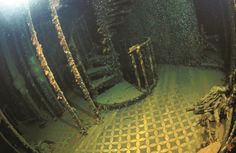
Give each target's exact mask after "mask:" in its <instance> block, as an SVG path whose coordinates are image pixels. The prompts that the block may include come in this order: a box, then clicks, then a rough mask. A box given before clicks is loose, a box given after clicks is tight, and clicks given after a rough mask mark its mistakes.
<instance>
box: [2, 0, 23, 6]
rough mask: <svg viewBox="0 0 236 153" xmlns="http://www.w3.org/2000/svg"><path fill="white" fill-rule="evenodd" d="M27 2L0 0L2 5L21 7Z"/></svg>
mask: <svg viewBox="0 0 236 153" xmlns="http://www.w3.org/2000/svg"><path fill="white" fill-rule="evenodd" d="M24 4H25V0H0V6H1V7H11V8H16V7H21V6H23V5H24Z"/></svg>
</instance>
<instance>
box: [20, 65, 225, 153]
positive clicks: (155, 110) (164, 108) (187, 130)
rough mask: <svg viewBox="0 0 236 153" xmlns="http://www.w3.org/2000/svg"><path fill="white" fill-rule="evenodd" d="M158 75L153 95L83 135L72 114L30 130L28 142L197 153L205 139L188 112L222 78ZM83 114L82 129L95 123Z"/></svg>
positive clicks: (84, 151)
mask: <svg viewBox="0 0 236 153" xmlns="http://www.w3.org/2000/svg"><path fill="white" fill-rule="evenodd" d="M158 73H159V81H158V84H157V86H156V87H155V88H154V90H153V93H152V94H151V95H149V96H148V97H146V98H145V99H144V100H143V101H142V102H140V103H137V104H135V105H131V106H130V107H127V108H123V109H120V110H116V111H107V112H103V116H104V122H103V123H101V124H98V125H94V126H92V127H91V128H90V129H89V130H88V133H89V134H88V135H87V136H85V137H81V135H80V134H79V131H78V130H76V128H74V127H73V126H71V124H70V123H72V121H71V118H70V117H69V115H68V114H67V116H64V117H63V120H62V122H61V121H57V122H55V123H54V122H51V123H48V125H47V127H46V128H45V129H40V130H37V128H30V130H27V131H24V132H23V133H25V135H26V133H27V132H28V133H29V132H30V133H29V135H28V136H27V135H26V136H27V137H26V138H27V139H29V140H30V137H33V141H34V142H38V141H40V140H52V141H54V142H55V144H54V145H53V146H52V150H53V153H132V152H137V153H150V152H153V153H195V152H196V151H195V149H196V148H197V147H198V145H199V144H200V143H199V138H201V136H199V135H198V129H197V128H196V127H194V122H195V121H196V120H197V118H196V116H195V115H193V113H191V112H186V111H185V109H186V108H187V107H188V106H192V104H194V103H196V101H198V100H199V99H200V98H201V97H202V96H203V95H205V94H206V93H207V92H208V91H209V90H210V88H211V87H212V86H214V85H222V82H221V79H222V78H223V74H222V73H221V72H219V71H215V70H201V69H197V68H190V67H182V66H168V65H162V66H161V67H159V68H158ZM81 104H82V103H81V101H80V105H81ZM80 107H82V106H80ZM82 110H83V109H81V110H80V111H79V115H80V117H81V118H83V125H91V124H92V123H93V122H95V121H94V119H92V118H90V117H88V116H87V114H86V113H84V111H82ZM68 119H69V120H68ZM27 128H29V127H27ZM45 153H47V152H45Z"/></svg>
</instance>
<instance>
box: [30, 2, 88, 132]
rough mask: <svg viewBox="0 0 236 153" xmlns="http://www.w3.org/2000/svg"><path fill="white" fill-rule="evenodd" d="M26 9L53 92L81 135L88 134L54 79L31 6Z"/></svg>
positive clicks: (38, 55)
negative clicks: (36, 29)
mask: <svg viewBox="0 0 236 153" xmlns="http://www.w3.org/2000/svg"><path fill="white" fill-rule="evenodd" d="M26 9H27V16H26V20H27V23H28V26H29V30H30V34H31V40H32V44H33V46H34V47H35V48H36V54H37V57H38V59H39V61H40V65H41V67H42V69H43V71H44V74H45V76H46V77H47V79H48V81H49V83H50V85H51V86H52V88H53V90H54V91H55V93H56V95H57V99H58V100H59V102H61V103H62V104H63V106H64V107H65V108H66V109H67V110H68V111H69V112H70V114H71V116H72V118H73V119H74V121H75V123H76V125H77V126H78V127H79V128H80V129H81V133H82V134H86V133H87V132H86V131H85V129H84V128H83V127H82V124H81V121H80V119H79V117H78V116H77V114H76V109H75V108H73V107H71V106H70V104H69V103H68V101H67V99H66V98H65V96H64V93H63V92H62V90H61V88H60V87H59V85H58V83H57V81H56V80H55V77H54V75H53V73H52V71H51V69H50V67H49V66H48V63H47V60H46V58H45V56H44V53H43V48H42V45H41V43H40V42H39V40H38V37H37V33H36V31H35V28H34V24H33V21H32V18H31V13H30V8H29V6H26Z"/></svg>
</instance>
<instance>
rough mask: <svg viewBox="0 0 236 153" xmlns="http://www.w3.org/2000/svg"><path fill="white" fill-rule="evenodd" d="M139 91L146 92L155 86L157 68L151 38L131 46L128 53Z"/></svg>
mask: <svg viewBox="0 0 236 153" xmlns="http://www.w3.org/2000/svg"><path fill="white" fill-rule="evenodd" d="M128 54H129V56H130V59H131V63H132V67H133V69H134V74H135V78H136V81H137V86H138V89H139V90H142V88H143V86H142V84H144V88H145V89H146V90H147V91H150V89H151V88H152V87H153V86H154V85H155V84H156V79H157V66H156V60H155V55H154V52H153V46H152V41H151V38H148V39H147V40H146V41H145V42H143V43H141V44H136V45H133V46H132V47H130V48H129V52H128Z"/></svg>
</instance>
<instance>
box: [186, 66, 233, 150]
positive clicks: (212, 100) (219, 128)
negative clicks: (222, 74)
mask: <svg viewBox="0 0 236 153" xmlns="http://www.w3.org/2000/svg"><path fill="white" fill-rule="evenodd" d="M235 78H236V70H234V72H233V73H232V74H231V75H230V79H229V83H228V85H227V86H214V87H212V89H211V90H210V92H209V93H208V94H207V95H205V96H204V97H203V98H201V99H200V101H199V102H198V103H197V104H195V105H193V107H191V108H188V109H187V111H193V112H194V113H195V114H198V115H201V117H200V119H199V122H198V125H201V126H202V127H204V132H203V139H204V142H203V144H202V146H203V147H206V148H207V147H209V146H211V145H212V144H214V143H218V142H219V143H220V144H221V147H220V148H219V149H218V150H217V151H215V153H217V152H222V153H223V152H231V151H230V150H233V149H235V148H234V145H235V143H236V141H235V140H236V137H235V129H236V122H235V115H234V110H235V100H236V82H235ZM205 136H206V137H205ZM206 148H204V149H202V150H207V149H206ZM202 150H200V152H203V151H202Z"/></svg>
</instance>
